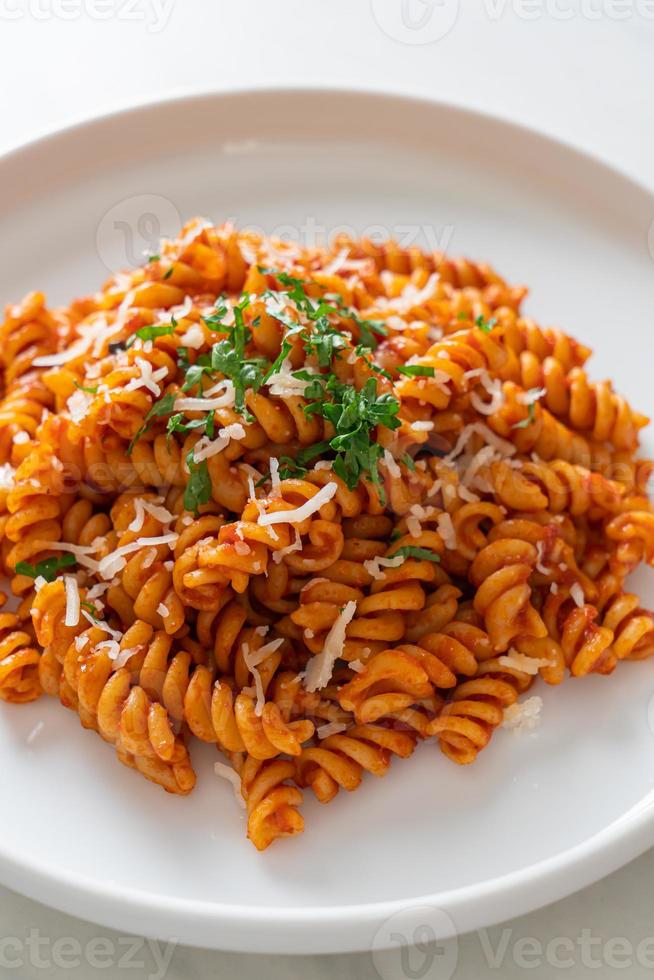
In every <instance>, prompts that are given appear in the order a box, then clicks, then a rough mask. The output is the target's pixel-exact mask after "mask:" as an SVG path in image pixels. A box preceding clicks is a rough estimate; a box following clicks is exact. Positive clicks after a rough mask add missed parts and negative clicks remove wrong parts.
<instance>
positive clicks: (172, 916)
mask: <svg viewBox="0 0 654 980" xmlns="http://www.w3.org/2000/svg"><path fill="white" fill-rule="evenodd" d="M253 95H256V96H263V97H267V98H272V99H284V98H288V97H304V98H311V97H315V96H323V97H324V96H327V97H329V96H333V97H334V98H341V99H342V98H353V97H355V98H361V99H366V100H370V101H375V102H377V103H378V104H383V103H384V102H387V101H389V100H391V101H394V102H396V103H400V104H401V103H404V104H410V105H413V106H419V107H422V108H423V109H424V110H426V111H428V110H429V109H430V108H431V109H435V110H436V111H440V112H445V113H447V112H449V113H452V114H453V115H458V116H462V117H465V121H466V122H467V123H469V124H470V123H474V121H478V122H483V123H486V124H488V123H491V124H493V126H494V127H495V128H499V129H500V130H503V131H504V132H505V133H507V134H509V135H514V136H515V137H518V138H522V139H523V140H524V139H527V140H528V141H531V143H532V144H534V143H535V144H538V143H539V142H540V143H541V144H542V145H547V146H548V147H549V149H550V150H554V151H557V152H559V153H561V152H563V153H564V154H565V155H568V156H571V155H572V156H574V157H575V159H576V162H577V164H579V165H581V166H583V167H585V168H588V167H591V168H593V169H594V170H595V172H596V173H602V175H603V176H604V177H605V178H607V179H610V180H612V181H614V182H615V181H616V180H617V181H619V182H620V183H622V185H623V187H624V189H625V190H629V191H631V192H632V193H633V192H636V193H638V194H640V195H641V196H642V197H643V198H646V199H647V200H648V202H649V204H650V206H651V208H652V214H654V188H650V187H648V186H647V185H646V184H644V183H643V182H642V181H640V180H639V179H637V178H636V177H634V176H633V175H631V174H630V173H628V172H627V171H625V170H624V169H622V168H621V167H619V166H617V165H614V164H612V163H608V162H607V161H606V160H604V159H603V158H602V157H601V156H600V155H599V154H598V153H596V152H594V151H591V150H588V149H586V148H582V147H580V146H579V145H578V144H576V143H574V142H572V141H570V140H567V139H563V138H560V137H558V136H555V135H553V134H551V133H548V132H545V131H543V130H540V129H538V128H535V127H532V126H529V125H526V124H523V123H521V122H517V121H516V120H514V119H511V118H509V117H507V116H504V115H502V114H501V113H498V112H490V111H486V110H480V109H476V108H472V107H470V106H466V105H461V104H459V103H457V102H455V101H452V100H446V99H440V98H437V97H432V96H430V95H427V94H424V93H419V94H416V93H412V92H404V93H403V92H399V91H397V90H394V89H390V88H389V89H385V88H383V87H380V86H371V87H369V86H352V85H350V86H334V85H328V86H325V85H321V84H315V85H306V84H298V85H284V86H265V85H252V86H249V85H239V86H234V87H232V86H216V87H211V88H206V87H204V88H200V89H195V90H194V89H191V90H189V91H183V92H178V93H174V94H167V95H164V96H163V97H155V98H148V99H145V100H142V101H139V102H137V103H130V104H128V105H125V106H122V107H117V108H115V109H111V110H109V111H106V112H102V113H98V114H89V115H84V116H82V117H80V118H77V119H75V120H73V121H71V122H69V123H67V124H66V125H64V126H56V127H53V128H52V129H50V130H47V131H46V132H42V133H41V134H39V135H36V136H34V137H32V138H30V139H28V140H26V141H24V142H21V143H19V144H17V145H15V146H11V147H9V148H7V149H5V150H4V151H3V152H2V153H0V172H1V171H2V169H3V168H4V167H6V166H7V165H11V164H14V163H16V162H20V160H21V158H23V157H25V156H26V155H31V154H35V153H36V154H38V153H41V152H43V150H45V149H46V148H47V147H48V146H51V145H52V144H53V143H59V144H61V145H64V144H65V143H66V142H67V141H69V140H71V139H74V138H75V137H76V136H77V135H78V134H83V133H84V132H85V131H89V130H92V129H93V128H94V127H97V128H102V127H104V126H106V125H108V124H120V123H121V122H124V121H126V120H129V118H130V117H138V116H139V115H147V113H148V112H151V111H157V110H160V111H163V112H165V111H167V110H170V111H174V110H176V109H179V108H180V107H181V106H183V105H184V104H188V103H190V102H213V101H216V100H218V101H223V100H230V99H232V100H234V99H238V98H243V97H248V96H253ZM19 206H20V205H19ZM652 845H654V790H653V791H652V792H651V793H650V794H649V795H648V796H647V797H645V798H643V799H641V800H639V801H638V802H637V803H635V804H634V805H633V806H632V807H631V808H630V809H629V810H628V811H626V812H625V813H622V814H621V815H620V816H619V817H617V818H616V819H615V820H614V821H612V822H611V823H610V824H608V825H606V826H604V827H602V828H601V829H600V830H599V831H597V832H595V833H594V834H592V835H591V836H590V837H589V838H587V839H586V840H584V841H582V842H580V843H578V844H575V845H573V846H572V847H569V848H566V849H565V850H563V851H559V852H558V853H556V854H554V855H552V856H550V857H548V858H545V859H542V860H540V861H538V862H536V863H533V864H529V865H527V866H526V867H524V868H520V869H518V870H515V871H512V872H509V873H507V874H504V875H498V876H495V877H492V878H489V879H486V880H485V881H483V882H481V883H475V884H471V885H465V886H461V887H459V888H455V889H450V890H448V891H444V892H438V891H435V892H431V893H428V894H426V895H420V896H416V897H412V898H403V899H397V900H386V901H383V902H368V903H354V904H351V905H339V906H333V905H332V906H330V905H325V906H319V905H313V906H309V907H306V906H305V907H303V906H283V907H282V908H281V909H280V908H274V907H272V906H257V905H243V904H234V903H229V904H228V903H221V902H208V901H206V900H199V899H189V898H183V897H174V896H168V895H161V894H157V893H155V892H150V891H145V890H141V889H138V888H134V887H132V886H128V885H119V884H116V883H114V882H104V883H101V882H99V881H98V879H94V878H92V877H91V876H88V875H84V874H81V873H78V872H73V871H69V870H67V869H62V868H60V867H58V866H56V865H54V864H44V863H43V862H36V861H35V862H31V861H30V858H29V855H25V854H21V855H19V856H18V857H15V856H14V855H12V854H9V853H7V852H6V851H5V850H4V848H3V845H2V842H1V841H0V878H1V879H2V881H3V883H5V884H6V885H7V886H8V887H10V888H15V889H16V890H19V891H20V892H22V893H23V894H26V895H28V896H29V897H31V898H33V899H35V900H37V901H46V902H47V903H48V904H50V905H52V906H53V907H55V908H58V909H60V910H62V911H64V912H67V913H69V914H72V915H77V916H80V917H82V918H86V919H88V918H89V917H90V919H91V920H92V921H96V922H101V923H102V924H104V925H108V926H110V927H112V928H118V929H123V930H125V931H128V932H129V931H133V928H131V927H130V923H131V922H132V917H133V916H134V915H135V913H137V912H138V913H139V916H140V918H139V922H138V923H137V922H136V921H134V922H133V923H132V926H134V925H138V927H139V930H140V931H143V932H144V933H145V934H146V935H150V936H153V937H156V938H161V939H170V938H171V936H172V935H176V934H177V932H180V931H181V932H183V936H182V938H181V939H180V940H179V941H181V942H184V943H192V944H194V945H197V946H200V947H205V948H214V949H223V950H233V951H238V952H245V951H250V952H252V951H256V952H271V953H272V952H274V953H336V952H356V951H360V950H363V949H369V948H370V942H371V940H372V938H373V936H374V934H375V930H376V929H377V928H378V927H379V926H380V925H381V924H382V923H383V922H384V920H386V919H387V918H389V917H390V916H393V915H395V914H397V913H401V912H403V913H406V914H407V916H409V919H410V918H411V915H412V912H413V913H417V912H419V911H420V909H422V908H424V907H426V906H429V907H433V908H436V909H439V910H444V911H445V912H446V913H447V915H449V916H450V917H451V918H452V920H453V921H452V930H450V931H449V932H448V930H447V929H446V930H445V932H444V933H443V935H442V936H440V937H439V938H441V939H446V938H450V936H451V935H463V934H464V933H466V932H469V931H471V930H474V929H478V928H482V927H486V926H489V925H493V924H495V923H496V922H500V921H504V920H506V919H509V918H512V917H514V916H516V915H519V914H524V913H527V912H530V911H533V910H534V909H537V908H541V907H542V906H544V905H547V904H549V903H550V902H553V901H557V900H559V899H561V898H563V897H565V896H567V895H569V894H571V893H572V892H574V891H577V890H579V889H581V888H583V887H586V886H587V885H589V884H591V883H593V882H594V881H597V880H598V879H599V878H601V877H603V876H604V875H607V874H609V873H611V872H612V871H615V870H616V869H617V868H619V867H621V866H622V865H624V864H625V863H627V862H628V861H630V860H633V859H634V858H636V857H638V856H639V855H640V854H641V853H643V852H644V851H645V850H646V849H647V848H648V847H650V846H652ZM59 889H62V893H61V894H60V893H59ZM491 899H492V900H493V901H494V903H495V908H496V911H491V910H490V909H489V907H488V903H489V902H490V901H491ZM91 902H94V903H95V909H96V910H98V911H94V908H92V907H90V903H91ZM87 903H89V907H88V908H87ZM99 910H102V911H101V913H100V912H99ZM416 921H417V920H416ZM144 924H145V926H144ZM182 924H183V926H184V928H183V929H180V927H181V926H182ZM455 924H456V925H455ZM253 926H256V927H260V928H261V929H262V930H263V929H264V927H265V931H262V932H260V933H259V934H258V936H257V938H256V941H254V940H253V936H252V927H253ZM307 926H311V927H313V929H314V931H313V932H312V933H311V934H310V935H309V934H307V933H306V932H305V931H304V929H305V928H306V927H307ZM292 927H297V928H298V929H302V930H303V931H302V932H301V933H298V934H296V935H295V936H294V937H293V939H290V938H289V936H290V929H291V928H292ZM284 930H286V932H284ZM364 936H367V937H368V938H367V939H365V938H364ZM189 937H190V938H189Z"/></svg>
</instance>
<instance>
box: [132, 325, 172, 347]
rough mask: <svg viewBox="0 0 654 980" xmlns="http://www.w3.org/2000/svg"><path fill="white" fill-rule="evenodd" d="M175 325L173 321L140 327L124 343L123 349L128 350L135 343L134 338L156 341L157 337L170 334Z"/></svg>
mask: <svg viewBox="0 0 654 980" xmlns="http://www.w3.org/2000/svg"><path fill="white" fill-rule="evenodd" d="M176 326H177V323H176V322H175V321H174V319H173V322H172V323H162V324H158V325H156V326H155V325H151V326H147V327H140V328H139V329H138V330H137V331H136V333H133V334H132V336H131V337H128V338H127V340H126V341H125V345H124V349H125V350H129V348H130V347H131V346H132V345H133V344H135V343H136V338H137V337H138V339H139V340H143V341H146V340H156V339H157V337H165V336H167V335H169V334H172V333H173V331H174V329H175V327H176Z"/></svg>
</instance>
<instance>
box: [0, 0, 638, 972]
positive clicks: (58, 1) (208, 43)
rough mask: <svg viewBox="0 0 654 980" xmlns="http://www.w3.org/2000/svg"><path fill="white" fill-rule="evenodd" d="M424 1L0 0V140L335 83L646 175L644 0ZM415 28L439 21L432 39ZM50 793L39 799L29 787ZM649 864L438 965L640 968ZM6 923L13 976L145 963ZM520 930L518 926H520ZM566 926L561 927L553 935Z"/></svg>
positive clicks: (361, 960) (208, 962) (179, 954)
mask: <svg viewBox="0 0 654 980" xmlns="http://www.w3.org/2000/svg"><path fill="white" fill-rule="evenodd" d="M430 2H434V3H435V8H434V10H433V11H431V12H430V10H429V8H428V5H427V4H426V3H424V2H423V0H410V5H409V7H408V8H407V10H408V15H409V17H410V18H413V20H412V22H411V23H412V25H413V26H412V27H410V28H407V27H403V25H402V19H401V16H400V15H401V4H402V0H372V2H371V0H230V2H227V0H129V2H128V0H0V92H1V93H2V95H1V102H0V106H1V109H0V121H1V122H2V125H1V126H0V150H5V149H9V148H10V147H12V146H15V145H17V144H18V143H20V142H23V141H25V140H27V139H29V138H31V137H33V136H35V135H38V134H40V133H43V132H45V131H48V130H52V129H55V128H57V127H59V126H62V125H64V124H66V123H68V122H71V121H75V120H77V119H80V118H83V117H87V116H90V115H93V114H96V113H101V112H105V111H107V110H110V109H113V108H116V107H121V106H126V105H129V104H133V103H135V102H142V101H146V100H149V99H153V98H157V97H161V96H163V95H170V94H176V93H182V92H185V91H192V90H200V89H206V88H230V87H239V86H247V85H294V84H303V85H307V84H311V85H349V86H354V87H361V88H376V87H382V88H385V89H387V90H392V91H398V92H407V93H415V94H427V95H434V96H437V97H439V98H440V99H444V100H449V101H451V102H454V103H457V104H460V105H465V106H472V107H475V108H479V109H483V110H487V111H489V112H492V113H495V114H499V115H502V116H505V117H507V118H510V119H512V120H515V121H518V122H523V123H526V124H528V125H530V126H533V127H536V128H538V129H541V130H543V131H544V132H547V133H550V134H553V135H555V136H558V137H560V138H562V139H564V140H566V141H568V142H571V143H574V144H576V145H578V146H579V147H581V148H583V149H586V150H589V151H591V152H593V153H595V154H598V155H600V156H602V157H603V158H604V159H606V160H607V161H608V162H610V163H612V164H614V165H616V166H618V167H619V168H621V169H622V170H624V171H626V172H628V173H629V174H631V175H632V176H635V177H636V178H638V179H639V180H641V181H642V182H644V183H647V184H650V185H654V166H653V165H654V135H653V133H654V129H653V126H652V122H653V113H652V109H653V107H654V84H653V83H654V70H653V68H652V64H653V61H652V51H653V46H654V3H651V2H650V3H648V2H647V0H640V2H637V0H633V2H631V0H585V2H584V3H577V2H575V0H543V2H542V3H541V2H540V0H529V2H523V3H519V2H518V0H506V2H502V0H461V3H460V8H461V9H459V7H458V6H457V3H456V0H440V2H439V0H430ZM464 4H465V7H464ZM421 18H424V24H423V26H422V27H421V26H420V24H421V23H422V20H421ZM450 24H451V26H450V29H449V30H447V31H446V30H445V28H446V27H447V26H448V25H450ZM430 32H431V33H432V34H433V33H434V32H437V33H440V34H442V36H440V37H437V38H435V39H432V38H431V37H430ZM417 42H421V43H417ZM7 247H8V243H6V242H4V243H3V248H7ZM562 247H565V234H564V229H562ZM572 261H574V257H573V256H571V262H572ZM0 268H1V266H0ZM0 285H2V287H3V288H2V294H3V295H6V294H8V293H9V292H10V288H8V287H10V284H7V283H0ZM625 761H626V763H627V764H628V760H625ZM607 779H608V781H609V783H610V774H607ZM50 803H52V804H54V805H56V801H44V804H45V805H47V806H49V805H50ZM3 804H4V805H5V806H6V805H11V803H10V801H5V800H3ZM44 819H47V817H46V816H44ZM652 881H654V852H650V853H649V854H648V855H646V856H645V857H643V858H641V859H640V860H638V861H636V862H634V863H633V864H631V865H629V866H628V867H627V868H624V869H623V870H622V871H620V872H618V873H617V874H615V875H613V876H611V877H610V878H608V879H606V880H605V881H603V882H600V883H599V884H598V885H596V886H594V887H593V888H590V889H587V890H586V891H584V892H582V893H580V894H578V895H576V896H572V897H571V898H568V899H566V900H564V901H562V902H559V903H558V904H557V905H555V906H552V907H550V908H548V909H545V910H543V911H541V912H538V913H534V914H532V915H529V916H525V917H524V918H522V919H519V920H516V921H515V922H513V923H508V924H507V925H506V927H498V928H495V929H492V930H490V931H489V933H488V936H485V935H482V936H478V935H472V936H467V937H463V938H461V939H460V941H459V966H458V969H457V972H456V973H455V974H454V977H455V980H469V978H470V980H472V978H477V977H480V976H484V975H486V974H488V975H490V976H493V975H496V976H499V977H502V978H513V977H524V976H531V977H535V978H550V977H559V976H568V977H573V978H574V980H577V978H585V977H586V976H588V977H591V976H592V977H598V976H601V977H606V976H613V975H616V976H618V975H619V976H622V977H629V978H631V977H641V976H642V977H644V976H648V975H650V973H651V972H653V971H654V958H653V956H652V950H653V949H654V941H653V943H650V945H649V947H647V944H646V941H647V939H648V937H651V936H654V916H652V915H651V913H652V910H653V907H654V903H653V901H652V894H653V891H654V886H653V885H652ZM504 928H505V929H506V930H507V931H505V932H503V929H504ZM30 930H38V931H39V935H40V936H41V937H45V938H46V939H47V943H46V944H45V945H42V946H41V961H40V962H41V965H40V966H39V965H37V964H38V960H36V959H35V957H34V956H33V955H31V954H30V952H29V947H28V946H27V945H25V942H24V941H25V939H26V938H27V937H28V936H29V933H30ZM584 930H586V932H584ZM589 930H590V933H589V932H588V931H589ZM97 936H103V937H106V938H107V939H108V940H109V941H110V945H109V947H108V948H111V944H112V943H113V948H114V950H115V954H114V955H112V954H109V955H108V956H105V957H104V959H105V962H113V965H112V966H106V967H104V968H100V967H97V968H93V967H92V966H91V965H90V964H89V963H88V962H82V964H81V965H80V966H75V965H74V963H75V961H76V957H75V953H74V952H73V953H72V954H71V952H70V948H69V947H66V945H65V944H64V945H61V944H60V946H59V947H57V948H55V947H54V945H53V944H54V943H55V942H56V940H58V939H66V938H68V937H70V938H72V939H73V940H74V939H77V941H78V942H80V943H81V944H82V946H84V945H85V944H86V943H87V942H88V941H89V940H90V939H92V938H93V937H97ZM6 937H14V938H15V939H16V940H17V942H18V944H19V947H20V949H21V950H22V951H21V952H19V953H18V954H16V955H17V957H18V959H22V961H23V965H22V966H16V967H12V968H8V967H3V966H1V965H0V976H2V977H11V978H12V980H13V978H14V977H16V978H18V977H21V978H23V977H24V978H30V980H33V978H38V977H40V976H43V977H48V978H53V980H63V978H64V977H83V978H85V980H86V978H89V980H91V978H95V977H96V976H97V977H104V978H106V980H114V978H120V977H146V976H148V975H157V969H156V966H155V961H154V959H153V956H152V953H151V952H150V951H149V950H148V949H147V948H145V949H143V950H140V951H138V952H137V953H136V954H135V956H134V957H133V962H132V963H131V964H130V963H124V964H123V966H122V967H120V966H119V965H118V960H119V957H120V956H123V955H124V954H125V952H126V950H127V947H126V946H121V945H120V944H119V940H120V937H117V936H116V935H115V934H113V933H111V932H110V931H108V930H104V929H102V928H100V927H97V926H91V925H89V924H87V923H83V922H78V921H76V920H73V919H70V918H68V917H66V916H63V915H61V914H59V913H55V912H51V911H49V910H47V909H45V908H43V907H41V906H39V905H37V904H35V903H32V902H29V901H27V900H26V899H22V898H20V897H18V896H14V895H12V894H10V893H9V892H6V891H3V890H2V889H0V941H1V940H2V939H3V938H6ZM528 937H529V938H531V939H532V940H533V942H532V943H531V944H525V943H522V944H521V943H520V942H519V941H520V940H521V939H525V938H528ZM566 937H567V938H568V939H569V940H571V941H572V945H570V944H568V946H567V948H566V947H565V946H563V945H560V944H559V945H558V946H557V945H556V941H557V940H559V939H564V938H566ZM584 937H585V938H584ZM621 938H623V939H624V940H625V942H623V943H620V939H621ZM611 941H613V942H611ZM607 942H608V944H609V945H606V944H607ZM498 944H501V945H500V950H499V953H498V956H499V957H500V960H501V962H500V963H498V964H497V966H496V968H495V969H493V968H492V961H490V962H489V959H488V957H489V956H490V955H492V950H493V949H496V948H497V947H498ZM539 944H540V949H541V952H540V953H539V952H538V950H539ZM548 944H549V951H548ZM639 944H641V953H640V954H639V953H638V952H637V950H638V946H639ZM0 948H1V947H0ZM16 948H18V947H14V949H16ZM57 949H58V952H57ZM73 949H74V947H73ZM648 949H649V952H647V950H648ZM62 950H63V952H62ZM67 950H68V951H67ZM571 950H572V951H571ZM630 950H631V952H630ZM12 955H14V954H13V951H12ZM647 956H649V969H648V968H647V965H648V959H647ZM557 957H558V961H557ZM30 960H32V962H30ZM57 961H58V963H57ZM139 961H141V962H142V964H143V965H142V966H141V967H138V966H137V965H136V963H138V962H139ZM639 961H640V962H639ZM46 962H49V966H46V965H45V963H46ZM430 962H431V961H430V960H427V961H424V960H423V958H422V957H421V956H418V957H417V958H416V959H415V960H413V961H411V964H410V971H409V972H407V970H405V969H404V968H403V966H402V963H401V961H400V958H399V956H398V955H397V954H393V953H392V954H389V956H388V957H386V958H384V959H383V960H379V961H377V963H376V964H373V962H372V960H371V958H370V956H369V955H367V954H361V955H360V956H354V957H335V958H331V959H330V958H318V957H311V958H309V957H302V958H299V959H292V958H275V959H272V960H271V959H270V958H266V960H265V961H262V959H261V958H259V957H239V956H235V955H231V954H230V955H221V954H215V953H207V952H201V951H192V950H187V949H182V948H180V949H178V950H177V951H176V953H175V955H174V957H173V960H172V963H171V965H170V967H169V969H168V972H167V976H168V977H169V978H170V980H182V978H183V980H194V978H196V977H197V978H202V980H209V978H211V977H219V978H231V977H237V976H238V977H239V978H241V980H249V978H250V977H252V978H254V977H256V978H260V977H262V976H263V977H266V978H267V977H270V978H273V980H276V978H289V980H291V978H295V977H297V978H303V980H313V978H331V977H352V978H361V980H363V978H366V980H367V978H378V977H381V980H400V978H404V977H407V976H409V975H413V976H419V977H428V978H432V977H433V978H437V977H438V976H439V974H438V958H437V957H436V959H434V961H433V963H432V965H431V967H429V963H430ZM566 963H567V966H566V965H565V964H566Z"/></svg>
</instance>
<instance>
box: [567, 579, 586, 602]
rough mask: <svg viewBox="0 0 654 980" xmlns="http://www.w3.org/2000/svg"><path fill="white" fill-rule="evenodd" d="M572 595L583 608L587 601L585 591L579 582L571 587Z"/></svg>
mask: <svg viewBox="0 0 654 980" xmlns="http://www.w3.org/2000/svg"><path fill="white" fill-rule="evenodd" d="M570 595H571V597H572V598H573V599H574V601H575V603H576V604H577V605H578V606H579V607H580V608H581V606H583V604H584V602H585V599H584V590H583V589H582V587H581V585H580V584H579V582H574V583H573V584H572V585H571V586H570Z"/></svg>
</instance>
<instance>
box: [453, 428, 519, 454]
mask: <svg viewBox="0 0 654 980" xmlns="http://www.w3.org/2000/svg"><path fill="white" fill-rule="evenodd" d="M475 433H476V434H477V435H479V436H481V437H482V439H484V440H485V442H486V443H487V445H489V446H492V447H493V449H496V450H497V451H498V452H499V453H501V454H502V455H503V456H513V455H515V452H516V448H515V446H514V445H512V444H511V443H510V442H507V440H506V439H502V438H500V436H498V435H496V434H495V433H494V432H493V431H492V430H491V429H489V428H488V426H487V425H486V424H485V423H484V422H472V423H470V425H466V426H465V427H464V428H463V430H462V431H461V434H460V435H459V438H458V439H457V441H456V444H455V446H454V449H452V450H451V452H449V453H448V454H447V456H445V457H443V462H444V463H445V464H447V463H451V462H453V461H454V460H455V459H456V457H457V456H460V455H461V453H462V452H463V450H464V449H465V447H466V445H467V444H468V442H469V441H470V438H471V437H472V436H473V435H474V434H475Z"/></svg>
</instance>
